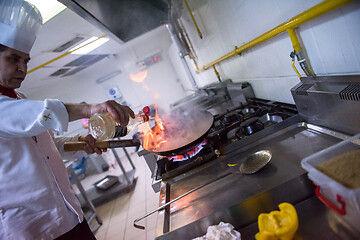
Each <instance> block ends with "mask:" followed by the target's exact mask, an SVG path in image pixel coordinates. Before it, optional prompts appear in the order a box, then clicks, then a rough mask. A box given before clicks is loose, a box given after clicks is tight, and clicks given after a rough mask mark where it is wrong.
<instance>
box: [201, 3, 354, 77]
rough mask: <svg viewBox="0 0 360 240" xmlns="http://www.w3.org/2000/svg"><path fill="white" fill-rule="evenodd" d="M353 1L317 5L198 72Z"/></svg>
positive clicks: (236, 48)
mask: <svg viewBox="0 0 360 240" xmlns="http://www.w3.org/2000/svg"><path fill="white" fill-rule="evenodd" d="M351 1H352V0H326V1H324V2H322V3H319V4H318V5H315V6H314V7H312V8H310V9H308V10H306V11H304V12H302V13H300V14H298V15H296V16H295V17H293V18H292V19H290V21H288V22H284V23H282V24H280V25H278V26H277V27H275V28H273V29H271V30H270V31H267V32H266V33H264V34H262V35H260V36H259V37H257V38H255V39H253V40H251V41H250V42H248V43H246V44H244V45H242V46H241V47H235V50H234V51H231V52H229V53H227V54H225V55H224V56H222V57H220V58H218V59H216V60H215V61H213V62H211V63H209V64H207V65H204V66H203V67H202V68H201V69H199V70H198V72H202V71H204V70H207V69H209V68H210V67H212V66H214V65H215V64H218V63H220V62H222V61H224V60H226V59H228V58H231V57H234V56H236V55H239V54H240V53H241V52H243V51H245V50H247V49H249V48H251V47H254V46H256V45H258V44H260V43H262V42H265V41H266V40H268V39H270V38H272V37H274V36H276V35H278V34H280V33H282V32H284V31H287V30H288V29H294V28H296V27H298V26H300V25H301V24H304V23H305V22H308V21H310V20H312V19H314V18H316V17H319V16H321V15H323V14H325V13H327V12H330V11H332V10H334V9H336V8H338V7H341V6H343V5H345V4H347V3H349V2H351Z"/></svg>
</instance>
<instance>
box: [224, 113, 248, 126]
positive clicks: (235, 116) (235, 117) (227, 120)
mask: <svg viewBox="0 0 360 240" xmlns="http://www.w3.org/2000/svg"><path fill="white" fill-rule="evenodd" d="M243 120H244V117H243V115H242V114H241V111H239V110H237V111H234V112H230V113H227V114H225V115H224V117H223V120H222V121H221V122H222V123H223V124H225V125H230V124H233V123H234V122H242V121H243Z"/></svg>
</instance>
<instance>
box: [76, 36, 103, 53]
mask: <svg viewBox="0 0 360 240" xmlns="http://www.w3.org/2000/svg"><path fill="white" fill-rule="evenodd" d="M107 41H109V39H108V38H104V37H102V38H98V37H91V38H89V39H88V40H86V41H85V42H82V43H80V44H78V45H77V46H75V47H73V48H72V49H70V52H71V51H74V50H75V49H77V48H79V49H78V50H76V51H74V52H72V53H71V54H87V53H89V52H91V51H93V50H95V49H96V48H98V47H100V46H101V45H103V44H104V43H106V42H107ZM90 42H92V43H90ZM86 44H87V45H86ZM85 45H86V46H85Z"/></svg>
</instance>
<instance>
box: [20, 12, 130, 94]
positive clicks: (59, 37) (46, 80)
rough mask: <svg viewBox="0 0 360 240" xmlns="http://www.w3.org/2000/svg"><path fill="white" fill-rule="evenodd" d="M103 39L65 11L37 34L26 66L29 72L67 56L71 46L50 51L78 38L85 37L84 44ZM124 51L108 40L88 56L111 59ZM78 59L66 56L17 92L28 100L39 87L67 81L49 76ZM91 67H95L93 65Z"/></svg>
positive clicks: (37, 72)
mask: <svg viewBox="0 0 360 240" xmlns="http://www.w3.org/2000/svg"><path fill="white" fill-rule="evenodd" d="M102 35H104V33H102V32H101V31H99V30H98V29H97V28H95V27H94V26H92V25H91V24H90V23H88V22H87V21H85V20H84V19H82V18H81V17H79V16H78V15H76V14H75V13H73V12H72V11H71V10H69V9H65V10H64V11H62V12H60V13H59V14H58V15H56V16H55V17H54V18H52V19H50V20H49V21H47V22H46V23H45V24H44V25H43V27H42V29H41V30H40V32H39V35H38V37H37V39H36V42H35V44H34V47H33V48H32V50H31V52H30V57H31V60H30V62H29V65H28V71H30V70H32V69H34V68H36V67H38V66H40V65H42V64H44V63H46V62H48V61H50V60H53V59H55V58H57V57H59V56H61V55H63V54H64V53H66V52H68V51H69V49H71V48H72V47H74V46H71V47H69V48H68V49H65V50H64V51H63V52H60V53H59V52H53V50H54V49H56V48H58V47H59V46H61V45H63V44H64V43H66V42H68V41H70V40H71V39H73V38H75V37H77V36H81V37H84V38H85V39H84V40H86V39H88V38H89V37H92V36H96V37H100V36H102ZM75 45H76V44H75ZM123 48H125V46H124V45H121V44H120V43H119V42H117V41H115V40H113V39H110V40H109V41H108V42H106V43H105V44H104V45H102V46H100V47H99V48H97V49H96V50H94V51H92V52H91V53H89V54H107V55H113V54H115V53H117V52H120V51H121V50H122V49H123ZM81 56H82V55H76V54H69V55H66V56H64V57H62V58H60V59H59V60H56V61H54V62H52V63H50V64H48V65H46V66H44V67H42V68H40V69H38V70H35V71H34V72H31V73H29V74H28V75H27V77H26V80H25V81H24V82H23V84H22V87H21V89H20V90H21V91H22V92H23V93H25V94H26V95H27V96H31V95H32V94H34V93H35V92H37V91H38V89H39V88H40V87H41V88H42V89H44V88H51V86H56V85H58V84H59V83H61V81H64V78H66V77H50V75H51V74H52V73H54V72H56V71H57V70H59V69H60V68H62V67H63V66H64V65H66V64H68V63H69V62H71V61H73V60H75V59H77V58H79V57H81ZM101 61H103V60H101ZM101 61H100V62H101ZM91 67H96V63H95V64H94V65H92V66H91ZM74 76H75V75H74Z"/></svg>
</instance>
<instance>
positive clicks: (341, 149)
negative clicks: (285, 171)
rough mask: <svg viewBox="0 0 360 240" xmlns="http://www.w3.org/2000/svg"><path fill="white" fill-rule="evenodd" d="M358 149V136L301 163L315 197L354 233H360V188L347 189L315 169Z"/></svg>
mask: <svg viewBox="0 0 360 240" xmlns="http://www.w3.org/2000/svg"><path fill="white" fill-rule="evenodd" d="M358 149H360V134H358V135H356V136H354V137H351V138H349V139H347V140H344V141H342V142H340V143H338V144H335V145H333V146H331V147H329V148H326V149H324V150H322V151H320V152H317V153H315V154H313V155H311V156H309V157H307V158H304V159H303V160H302V161H301V166H302V167H303V168H304V169H305V170H306V171H308V177H309V179H310V180H312V181H313V183H314V184H315V185H316V190H315V194H316V196H317V197H318V198H319V199H320V200H321V201H322V202H323V203H324V204H325V205H326V206H327V207H329V208H331V209H332V210H333V211H335V212H336V213H337V214H338V215H339V216H340V217H341V219H342V220H344V221H345V222H347V224H349V225H350V226H352V227H353V228H354V230H356V231H360V188H355V189H350V188H347V187H345V186H344V185H342V184H341V183H339V182H337V181H335V180H334V179H332V178H330V177H329V176H327V175H325V174H324V173H322V172H320V171H319V170H317V169H316V168H315V167H316V166H317V165H319V164H321V163H323V162H326V161H328V160H330V159H331V158H333V157H336V156H338V155H341V154H343V153H346V152H350V151H354V150H358ZM359 174H360V173H359Z"/></svg>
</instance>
